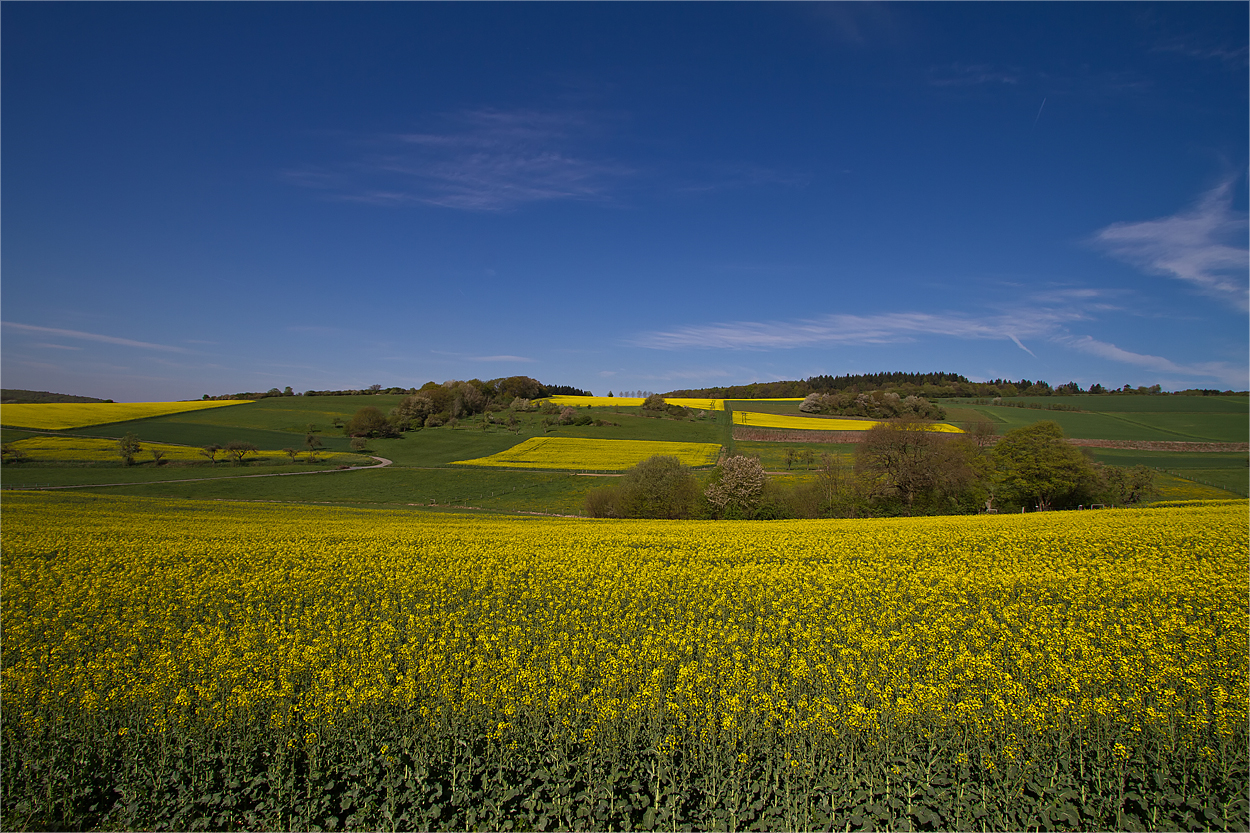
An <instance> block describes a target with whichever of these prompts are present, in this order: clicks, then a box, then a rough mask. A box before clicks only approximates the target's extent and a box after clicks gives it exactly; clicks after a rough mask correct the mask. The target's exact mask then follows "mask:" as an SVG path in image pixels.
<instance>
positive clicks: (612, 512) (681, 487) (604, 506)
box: [586, 455, 699, 518]
mask: <svg viewBox="0 0 1250 833" xmlns="http://www.w3.org/2000/svg"><path fill="white" fill-rule="evenodd" d="M698 505H699V484H698V481H697V480H696V479H695V476H694V474H693V472H691V470H690V469H689V468H687V467H686V466H683V465H682V464H681V463H680V462H679V461H678V459H677V458H676V457H670V456H666V455H656V456H654V457H650V458H648V459H646V460H643V461H642V462H641V463H639V464H638V465H636V466H634V467H633V468H632V469H630V470H629V471H627V472H625V474H624V475H623V476H622V477H621V479H620V482H619V483H612V484H609V485H606V486H602V487H600V488H598V489H592V490H591V491H590V492H587V494H586V514H588V515H590V516H591V517H592V518H691V517H694V516H695V514H696V513H697V511H698Z"/></svg>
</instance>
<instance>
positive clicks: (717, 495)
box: [703, 455, 768, 518]
mask: <svg viewBox="0 0 1250 833" xmlns="http://www.w3.org/2000/svg"><path fill="white" fill-rule="evenodd" d="M767 483H768V474H767V473H766V472H765V471H764V466H763V464H762V463H760V461H759V460H758V459H757V458H755V457H743V456H741V455H738V456H734V457H728V458H726V459H724V460H722V461H721V462H720V464H719V465H717V467H716V470H715V471H714V472H712V477H711V479H710V480H709V482H708V485H707V488H706V489H704V492H703V494H704V496H705V497H706V498H707V501H708V503H710V504H711V505H712V506H713V507H715V509H716V511H717V513H718V514H719V515H721V516H722V517H730V518H750V517H752V516H753V515H754V513H755V510H756V508H757V507H758V506H759V504H760V498H761V497H762V496H763V494H764V486H765V485H766V484H767Z"/></svg>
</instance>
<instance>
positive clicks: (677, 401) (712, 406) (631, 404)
mask: <svg viewBox="0 0 1250 833" xmlns="http://www.w3.org/2000/svg"><path fill="white" fill-rule="evenodd" d="M544 401H547V402H551V403H552V404H553V405H567V406H571V407H575V408H584V407H586V406H588V405H590V406H594V407H596V408H599V407H603V406H605V405H616V406H617V407H622V408H637V407H638V406H640V405H641V404H642V403H643V402H646V401H647V400H646V399H643V398H642V397H636V396H549V397H547V399H546V400H544ZM664 401H665V402H667V403H669V404H670V405H681V406H682V407H683V408H695V409H697V410H701V411H721V410H724V407H725V404H724V401H723V400H721V399H691V398H686V397H665V398H664Z"/></svg>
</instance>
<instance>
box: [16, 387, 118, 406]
mask: <svg viewBox="0 0 1250 833" xmlns="http://www.w3.org/2000/svg"><path fill="white" fill-rule="evenodd" d="M112 401H113V400H112V399H96V398H95V397H94V396H70V395H69V394H67V393H52V392H50V391H46V390H22V389H21V388H0V405H44V404H48V403H50V402H112Z"/></svg>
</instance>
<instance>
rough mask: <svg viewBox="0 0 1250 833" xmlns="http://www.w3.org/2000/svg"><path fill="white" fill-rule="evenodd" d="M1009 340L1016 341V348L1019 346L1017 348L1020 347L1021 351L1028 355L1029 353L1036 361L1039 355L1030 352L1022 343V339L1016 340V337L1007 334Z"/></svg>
mask: <svg viewBox="0 0 1250 833" xmlns="http://www.w3.org/2000/svg"><path fill="white" fill-rule="evenodd" d="M1007 338H1009V339H1011V340H1012V341H1014V342H1015V343H1016V346H1017V347H1019V348H1020V349H1021V350H1023V351H1024V352H1026V353H1028V354H1029V355H1030V356H1032V357H1033V358H1035V359H1036V358H1037V354H1036V353H1034V352H1033V351H1032V350H1030V349H1029V348H1027V347H1025V346H1024V342H1022V341H1021V340H1020V339H1018V338H1016V337H1015V336H1013V335H1011V334H1010V333H1008V334H1007Z"/></svg>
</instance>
